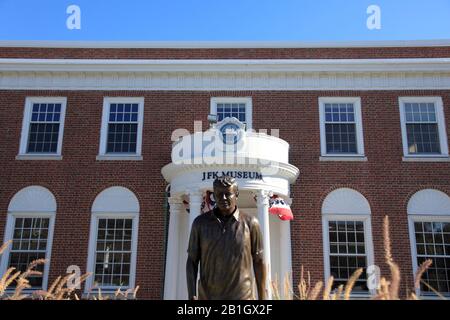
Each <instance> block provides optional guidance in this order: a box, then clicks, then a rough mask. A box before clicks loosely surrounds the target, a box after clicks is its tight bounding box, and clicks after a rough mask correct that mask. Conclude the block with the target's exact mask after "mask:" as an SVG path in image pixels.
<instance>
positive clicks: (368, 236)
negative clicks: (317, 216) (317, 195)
mask: <svg viewBox="0 0 450 320" xmlns="http://www.w3.org/2000/svg"><path fill="white" fill-rule="evenodd" d="M329 221H361V222H363V224H364V245H365V251H366V257H367V267H369V266H371V265H374V264H375V260H374V254H373V239H372V223H371V216H370V215H367V214H361V215H355V214H351V215H343V214H324V215H323V216H322V234H323V257H324V260H323V261H324V276H325V283H326V282H327V281H328V279H329V278H330V276H331V272H330V234H329V227H328V225H329ZM362 276H366V277H367V275H364V274H361V277H362ZM375 293H376V289H373V290H371V289H369V291H368V292H367V294H365V293H351V297H352V298H367V297H368V296H370V295H374V294H375Z"/></svg>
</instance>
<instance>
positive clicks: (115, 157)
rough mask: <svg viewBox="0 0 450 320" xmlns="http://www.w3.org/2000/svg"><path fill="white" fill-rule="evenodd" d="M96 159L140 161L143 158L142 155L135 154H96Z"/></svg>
mask: <svg viewBox="0 0 450 320" xmlns="http://www.w3.org/2000/svg"><path fill="white" fill-rule="evenodd" d="M95 159H96V160H97V161H109V160H112V161H140V160H143V157H142V156H137V155H104V154H102V155H98V156H97V157H96V158H95Z"/></svg>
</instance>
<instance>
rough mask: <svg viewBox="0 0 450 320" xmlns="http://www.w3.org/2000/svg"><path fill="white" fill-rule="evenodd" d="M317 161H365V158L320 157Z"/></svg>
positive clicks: (356, 156)
mask: <svg viewBox="0 0 450 320" xmlns="http://www.w3.org/2000/svg"><path fill="white" fill-rule="evenodd" d="M319 161H356V162H358V161H363V162H364V161H367V157H366V156H359V155H355V156H320V157H319Z"/></svg>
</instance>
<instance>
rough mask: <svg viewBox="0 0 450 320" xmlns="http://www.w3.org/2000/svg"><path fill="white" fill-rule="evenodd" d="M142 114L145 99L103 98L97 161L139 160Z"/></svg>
mask: <svg viewBox="0 0 450 320" xmlns="http://www.w3.org/2000/svg"><path fill="white" fill-rule="evenodd" d="M143 112H144V98H136V97H124V98H122V97H105V98H104V100H103V118H102V129H101V133H100V149H99V157H97V158H98V159H100V160H103V159H105V158H106V159H111V160H114V159H119V160H120V159H127V158H130V157H131V158H133V159H134V158H136V159H138V158H139V159H140V157H141V150H142V128H143V119H144V118H143Z"/></svg>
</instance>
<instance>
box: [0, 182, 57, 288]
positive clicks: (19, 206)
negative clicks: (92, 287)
mask: <svg viewBox="0 0 450 320" xmlns="http://www.w3.org/2000/svg"><path fill="white" fill-rule="evenodd" d="M55 214H56V199H55V197H54V196H53V194H52V193H51V192H50V191H49V190H48V189H46V188H44V187H41V186H30V187H26V188H24V189H22V190H20V191H19V192H17V193H16V194H15V195H14V197H13V198H12V199H11V202H10V203H9V206H8V218H7V222H6V230H5V238H4V241H5V242H6V241H9V240H12V243H11V245H10V246H9V247H8V249H7V250H6V251H5V252H4V253H3V255H2V261H1V268H0V274H4V272H5V271H6V270H7V269H8V268H10V267H14V268H16V270H18V271H22V272H23V271H25V270H26V269H27V267H28V265H29V264H30V263H31V262H32V261H34V260H37V259H47V260H50V254H51V250H52V239H53V226H54V222H55ZM49 265H50V263H49V262H47V263H46V264H39V265H38V266H37V267H36V268H35V270H37V271H40V272H42V275H33V276H30V277H28V278H27V279H28V280H29V281H30V285H31V289H32V290H34V289H44V290H46V289H47V282H48V271H49ZM12 286H15V283H13V284H12ZM11 289H14V288H13V287H12V288H11Z"/></svg>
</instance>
